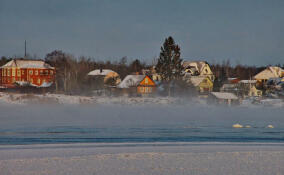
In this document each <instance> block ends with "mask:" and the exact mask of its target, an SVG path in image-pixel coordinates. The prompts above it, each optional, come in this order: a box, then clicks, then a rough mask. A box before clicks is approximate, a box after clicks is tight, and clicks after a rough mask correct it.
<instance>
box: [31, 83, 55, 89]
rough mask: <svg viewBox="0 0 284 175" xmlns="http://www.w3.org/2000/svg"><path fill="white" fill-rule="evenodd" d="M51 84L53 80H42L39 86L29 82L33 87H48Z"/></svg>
mask: <svg viewBox="0 0 284 175" xmlns="http://www.w3.org/2000/svg"><path fill="white" fill-rule="evenodd" d="M52 84H53V82H48V83H47V82H43V83H42V84H41V85H40V86H38V85H36V84H32V83H30V86H34V87H38V88H46V87H50V86H51V85H52Z"/></svg>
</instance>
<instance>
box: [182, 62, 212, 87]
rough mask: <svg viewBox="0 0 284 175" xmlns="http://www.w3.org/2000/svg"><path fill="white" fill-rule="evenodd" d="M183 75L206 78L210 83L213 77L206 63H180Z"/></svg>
mask: <svg viewBox="0 0 284 175" xmlns="http://www.w3.org/2000/svg"><path fill="white" fill-rule="evenodd" d="M182 66H183V68H184V71H185V73H189V74H190V75H192V76H202V77H208V78H209V79H210V80H211V81H212V82H213V81H214V79H215V76H214V74H213V72H212V70H211V68H210V66H209V64H208V63H207V62H206V61H184V62H183V63H182Z"/></svg>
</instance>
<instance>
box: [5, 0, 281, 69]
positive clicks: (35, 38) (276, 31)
mask: <svg viewBox="0 0 284 175" xmlns="http://www.w3.org/2000/svg"><path fill="white" fill-rule="evenodd" d="M168 36H172V37H173V38H174V39H175V42H176V43H177V44H178V45H179V46H180V47H181V57H182V58H183V59H187V60H205V61H208V62H209V63H222V62H223V61H224V60H230V62H231V63H232V64H248V65H268V64H278V63H280V64H284V1H283V0H270V1H267V0H238V1H235V0H214V1H212V0H155V1H153V0H80V1H78V0H25V1H23V0H0V56H6V57H15V56H23V55H24V40H27V52H28V54H30V55H36V56H37V57H40V58H44V56H45V55H46V54H47V53H49V52H52V51H53V50H62V51H64V52H67V53H70V54H73V55H74V56H77V57H78V56H87V57H92V58H94V59H95V60H113V61H114V60H119V59H120V58H121V57H123V56H127V57H128V58H129V59H130V60H131V59H136V58H137V59H141V60H143V61H146V62H148V63H151V62H152V61H153V59H154V58H157V57H158V56H159V53H160V47H161V45H162V43H163V42H164V40H165V38H166V37H168Z"/></svg>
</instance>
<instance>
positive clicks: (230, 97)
mask: <svg viewBox="0 0 284 175" xmlns="http://www.w3.org/2000/svg"><path fill="white" fill-rule="evenodd" d="M211 94H212V95H213V96H215V97H216V98H218V99H225V100H237V99H238V97H237V96H236V95H235V94H233V93H229V92H211Z"/></svg>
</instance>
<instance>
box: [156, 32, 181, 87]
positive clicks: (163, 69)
mask: <svg viewBox="0 0 284 175" xmlns="http://www.w3.org/2000/svg"><path fill="white" fill-rule="evenodd" d="M181 62H182V59H181V58H180V47H179V46H178V45H177V44H175V41H174V39H173V38H172V37H171V36H170V37H168V38H166V40H165V42H164V44H163V46H162V47H161V52H160V57H159V59H158V63H157V65H156V71H157V73H159V74H160V75H161V77H162V80H163V81H166V82H170V81H171V80H176V79H179V78H180V77H181V73H182V64H181Z"/></svg>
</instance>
